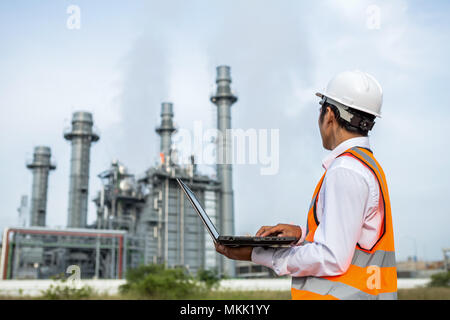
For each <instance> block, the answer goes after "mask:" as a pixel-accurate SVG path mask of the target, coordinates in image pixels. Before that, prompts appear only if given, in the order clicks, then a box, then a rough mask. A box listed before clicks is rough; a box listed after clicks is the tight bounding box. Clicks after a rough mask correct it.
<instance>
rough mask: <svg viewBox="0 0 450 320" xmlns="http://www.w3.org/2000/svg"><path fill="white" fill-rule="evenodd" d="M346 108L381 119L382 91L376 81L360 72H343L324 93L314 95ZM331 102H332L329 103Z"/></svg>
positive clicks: (332, 80) (329, 84)
mask: <svg viewBox="0 0 450 320" xmlns="http://www.w3.org/2000/svg"><path fill="white" fill-rule="evenodd" d="M316 95H317V96H318V97H321V98H324V97H326V98H327V101H329V102H330V103H332V102H333V101H335V102H337V103H338V104H342V105H344V106H346V107H349V108H352V109H355V110H360V111H363V112H366V113H369V114H372V115H374V116H377V117H381V105H382V104H383V90H382V89H381V86H380V84H379V83H378V81H377V80H376V79H375V78H374V77H373V76H371V75H370V74H368V73H365V72H362V71H358V70H355V71H344V72H341V73H339V74H337V75H336V76H335V77H334V78H333V79H331V81H330V82H329V83H328V86H327V89H326V91H325V93H320V92H318V93H316ZM330 100H333V101H330Z"/></svg>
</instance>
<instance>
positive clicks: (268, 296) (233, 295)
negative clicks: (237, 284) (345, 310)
mask: <svg viewBox="0 0 450 320" xmlns="http://www.w3.org/2000/svg"><path fill="white" fill-rule="evenodd" d="M154 298H157V297H154ZM29 299H32V300H41V299H43V297H27V296H21V297H12V296H0V300H29ZM81 299H89V300H138V299H139V300H140V299H149V298H148V297H145V296H138V295H133V294H117V295H98V294H95V293H94V294H92V295H91V296H89V297H83V298H81ZM290 299H291V293H290V291H232V290H227V291H210V292H208V293H206V294H203V295H192V296H189V300H290ZM398 299H399V300H450V288H426V287H425V288H414V289H400V290H399V291H398Z"/></svg>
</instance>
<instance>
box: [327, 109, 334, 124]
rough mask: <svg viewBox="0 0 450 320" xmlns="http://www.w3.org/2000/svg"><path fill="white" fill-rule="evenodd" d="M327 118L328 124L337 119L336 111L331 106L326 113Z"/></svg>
mask: <svg viewBox="0 0 450 320" xmlns="http://www.w3.org/2000/svg"><path fill="white" fill-rule="evenodd" d="M325 119H326V121H327V122H328V124H331V123H332V122H333V120H335V121H336V117H335V115H334V112H333V110H331V108H330V107H327V113H326V114H325Z"/></svg>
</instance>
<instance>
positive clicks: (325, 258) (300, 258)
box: [252, 167, 369, 277]
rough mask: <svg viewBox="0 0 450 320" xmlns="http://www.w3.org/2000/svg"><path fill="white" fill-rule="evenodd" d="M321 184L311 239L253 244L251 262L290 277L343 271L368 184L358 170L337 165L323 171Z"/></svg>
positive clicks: (360, 222)
mask: <svg viewBox="0 0 450 320" xmlns="http://www.w3.org/2000/svg"><path fill="white" fill-rule="evenodd" d="M322 188H323V192H322V191H321V194H320V195H319V201H321V199H320V196H323V199H322V203H323V213H322V215H321V218H320V223H319V226H318V227H317V229H316V232H315V234H314V242H311V243H306V244H303V245H300V246H293V247H290V248H283V249H274V248H268V249H264V248H254V249H253V251H252V261H253V262H255V263H257V264H261V265H264V266H266V267H269V268H271V269H273V270H274V271H275V272H276V273H277V274H278V275H291V276H294V277H304V276H318V277H323V276H335V275H340V274H342V273H345V272H346V271H347V269H348V267H349V266H350V263H351V260H352V257H353V254H354V250H355V246H356V243H357V242H358V239H359V237H360V234H361V229H362V225H363V222H364V212H365V208H366V205H367V201H368V196H369V186H368V184H367V182H366V181H365V179H364V177H363V176H362V175H360V174H359V173H357V172H355V171H353V170H351V169H348V168H345V167H337V168H333V169H331V170H329V171H328V172H327V174H326V176H325V178H324V182H323V184H322Z"/></svg>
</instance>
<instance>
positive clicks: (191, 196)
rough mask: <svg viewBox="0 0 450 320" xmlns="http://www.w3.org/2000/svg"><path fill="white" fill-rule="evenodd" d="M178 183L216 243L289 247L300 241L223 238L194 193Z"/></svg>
mask: <svg viewBox="0 0 450 320" xmlns="http://www.w3.org/2000/svg"><path fill="white" fill-rule="evenodd" d="M177 181H178V184H179V185H180V187H181V189H182V190H183V191H184V193H185V194H186V196H187V198H188V199H189V202H190V203H191V205H192V207H193V208H194V210H195V211H196V212H197V214H198V216H199V217H200V220H201V221H202V222H203V224H204V225H205V227H206V229H207V230H208V233H209V234H210V235H211V238H212V239H213V241H214V242H215V243H219V244H221V245H224V246H229V247H239V246H251V247H289V246H290V244H291V243H293V242H294V241H296V240H298V239H297V238H295V237H276V236H275V237H251V236H229V235H227V236H221V235H220V234H219V232H218V231H217V229H216V227H215V225H214V224H213V223H212V221H211V219H210V218H209V217H208V215H207V214H206V211H205V210H204V209H203V207H202V205H201V204H200V202H199V201H198V199H197V197H196V196H195V194H194V193H193V192H192V190H191V189H189V187H188V186H187V185H186V184H185V183H184V182H183V181H181V179H178V178H177Z"/></svg>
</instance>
